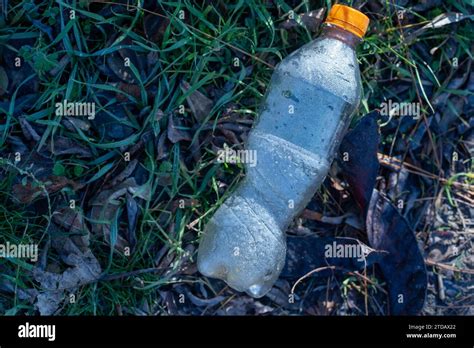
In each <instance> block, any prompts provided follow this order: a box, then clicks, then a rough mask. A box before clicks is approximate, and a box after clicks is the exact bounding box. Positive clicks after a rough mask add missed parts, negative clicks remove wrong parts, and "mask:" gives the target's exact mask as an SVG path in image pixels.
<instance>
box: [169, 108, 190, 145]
mask: <svg viewBox="0 0 474 348" xmlns="http://www.w3.org/2000/svg"><path fill="white" fill-rule="evenodd" d="M175 122H176V121H175V120H174V117H173V115H171V114H170V115H169V117H168V139H169V140H170V141H171V142H172V143H173V144H176V143H177V142H179V141H182V140H184V141H191V140H192V137H191V136H190V135H189V132H187V131H186V130H183V129H179V123H178V122H176V123H177V124H175Z"/></svg>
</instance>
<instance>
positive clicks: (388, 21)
mask: <svg viewBox="0 0 474 348" xmlns="http://www.w3.org/2000/svg"><path fill="white" fill-rule="evenodd" d="M137 3H138V4H139V6H138V10H137V7H135V6H133V7H132V9H134V10H132V11H129V12H124V13H116V14H115V15H112V14H110V15H108V16H103V15H100V14H98V10H99V9H102V8H104V7H107V6H111V4H112V3H111V2H110V3H109V2H104V1H99V2H97V3H92V2H89V1H52V0H50V1H37V2H36V8H35V7H34V6H33V5H31V4H30V2H29V1H9V2H8V6H7V9H6V10H7V15H8V16H7V21H5V20H4V21H3V22H1V23H0V47H1V46H3V47H2V49H4V50H5V49H6V48H7V47H10V48H11V49H12V50H14V51H18V52H17V54H18V55H19V56H20V57H22V59H24V61H25V62H27V63H28V64H29V65H31V66H32V67H33V69H34V71H35V72H36V75H37V78H38V83H39V91H38V92H39V93H38V94H37V98H35V100H34V102H33V103H32V104H31V105H30V107H29V108H27V109H26V111H25V112H24V116H25V119H26V120H27V121H28V122H30V123H31V124H33V125H35V127H38V126H40V127H43V128H42V129H43V132H42V133H41V136H40V139H39V140H38V141H37V142H36V144H35V149H36V150H41V149H46V148H48V146H50V145H51V144H52V142H53V141H54V138H55V137H56V136H63V137H66V138H69V139H73V140H74V141H75V142H77V143H78V144H81V145H83V146H85V147H86V148H87V149H89V150H90V151H91V153H92V155H93V157H91V158H80V157H78V156H74V155H73V156H56V158H54V161H55V166H54V170H55V173H56V174H60V175H62V176H65V177H67V178H69V179H71V180H75V181H83V182H87V184H88V185H89V186H88V187H89V189H90V191H92V192H95V191H97V190H100V189H101V188H102V187H103V185H104V184H105V183H106V180H111V179H113V178H114V177H115V176H116V175H117V174H118V173H120V172H121V171H122V170H123V168H125V166H126V165H127V164H128V163H127V162H125V160H124V153H125V152H126V151H128V150H130V148H131V147H132V146H133V145H134V144H136V143H137V142H138V141H139V139H140V138H141V137H142V136H143V135H144V134H145V133H146V132H148V131H151V132H152V133H153V134H154V136H156V137H157V138H159V137H160V135H161V134H163V132H166V129H167V120H166V117H163V118H161V119H157V117H156V115H157V112H158V110H161V111H163V113H164V114H165V115H167V114H169V113H175V112H176V111H177V110H178V109H179V108H180V105H185V106H186V111H185V114H184V120H185V121H186V122H185V124H184V125H183V128H182V129H184V130H188V131H193V132H194V133H193V141H195V142H198V140H199V136H200V134H202V132H203V130H202V126H199V125H198V124H197V123H196V122H195V120H194V118H193V115H192V113H191V111H190V110H189V107H188V105H187V102H186V98H187V97H188V96H189V95H191V94H192V93H193V92H194V91H195V90H199V91H201V92H202V93H204V94H205V95H207V94H208V93H209V92H210V91H212V90H214V91H219V90H222V89H224V88H226V92H225V93H223V94H222V95H221V96H219V97H216V98H215V100H214V107H213V108H212V110H211V112H210V113H209V114H208V115H207V116H206V121H207V122H210V124H213V125H214V126H216V122H217V120H219V118H221V117H223V115H224V110H225V107H226V106H228V105H234V110H233V112H234V113H235V114H238V115H239V116H240V117H241V118H243V119H252V118H253V117H255V116H256V113H257V110H258V106H259V104H260V103H261V101H262V99H263V97H264V95H265V91H266V88H267V86H268V83H269V81H270V78H271V75H272V70H273V69H272V67H274V66H275V65H276V64H277V63H278V62H279V61H280V60H281V59H283V58H284V57H286V56H287V55H288V54H289V53H291V52H292V51H294V50H295V49H297V48H298V47H300V46H302V45H303V44H304V43H306V42H309V41H310V40H311V39H312V38H314V37H315V36H316V34H315V33H311V32H310V31H308V30H307V29H306V28H304V27H302V26H300V27H298V28H296V29H295V30H290V31H288V30H284V29H279V24H280V23H282V22H283V21H285V20H286V19H287V18H288V14H289V12H290V11H294V12H295V13H302V12H307V11H309V10H315V9H318V8H320V7H323V6H327V5H328V4H330V2H329V1H326V2H325V1H311V2H308V1H283V0H276V1H274V2H270V1H258V0H252V1H235V2H233V3H232V4H228V5H224V2H207V1H203V2H202V3H201V2H199V3H193V2H191V1H164V2H161V3H160V4H158V5H156V8H155V9H154V10H153V11H147V10H143V9H141V8H140V4H141V2H137ZM348 3H349V4H350V3H351V2H348ZM379 4H380V6H381V8H382V10H381V11H380V12H377V13H368V14H369V16H370V17H371V20H372V21H371V27H370V28H371V29H370V31H369V33H368V35H367V37H366V38H365V40H364V42H363V43H362V44H361V45H360V46H359V47H358V57H359V59H360V69H361V74H362V79H363V89H364V95H363V98H362V102H361V107H360V110H359V112H358V115H356V117H355V118H354V123H355V122H356V120H357V119H358V118H359V117H360V116H362V115H363V114H365V113H367V112H369V111H371V110H373V109H374V108H377V107H379V105H380V103H381V102H382V101H383V98H384V97H385V98H392V99H393V100H396V101H410V102H411V101H415V102H420V103H421V105H422V110H423V117H422V121H421V122H424V120H425V119H426V117H427V115H428V114H429V113H431V108H432V106H431V102H432V100H431V101H430V99H432V98H433V95H439V94H441V93H445V92H448V86H447V85H446V83H444V80H443V78H441V77H446V76H447V75H448V74H449V72H450V71H452V69H453V68H452V57H450V55H451V53H450V52H448V46H447V45H446V41H447V40H448V39H449V40H454V41H455V42H456V50H455V52H454V56H455V57H457V58H458V61H459V64H461V63H462V62H465V61H466V60H468V59H472V53H471V51H470V47H471V45H472V39H473V38H472V35H473V34H472V33H473V31H472V22H470V21H469V20H467V21H463V22H461V23H459V24H458V26H457V29H456V31H455V32H453V31H452V30H450V29H449V28H450V27H449V26H447V27H444V28H440V29H436V30H433V29H428V30H426V31H424V32H423V33H421V34H420V35H419V36H418V37H417V38H416V41H413V42H407V41H406V40H405V37H404V36H403V35H400V26H401V27H408V26H413V27H414V28H420V27H422V26H423V25H424V24H426V23H428V21H429V20H431V19H433V18H434V17H435V16H437V15H439V14H441V13H444V12H448V11H454V12H461V13H464V14H468V13H470V12H472V6H470V5H469V4H468V2H467V1H466V2H462V1H460V2H458V1H445V2H443V5H441V7H438V8H433V9H431V10H428V11H424V12H422V13H412V12H411V10H410V9H408V10H407V11H408V12H410V13H412V15H413V19H412V20H411V21H410V23H402V24H401V25H400V24H399V23H397V20H396V15H395V11H396V10H397V9H399V10H403V9H404V8H403V7H399V8H397V7H396V6H395V5H390V2H388V1H387V2H383V1H381V2H379ZM223 7H225V8H226V9H227V10H226V13H224V11H223ZM71 9H75V10H76V13H75V15H76V19H74V20H68V19H67V16H68V15H69V14H70V12H69V11H70V10H71ZM115 9H118V7H116V8H115ZM183 14H184V18H182V16H183ZM145 16H155V20H156V21H158V20H161V21H163V20H169V25H167V26H165V29H164V30H163V32H161V33H160V34H159V40H153V39H149V38H147V37H146V35H145V34H144V33H143V31H144V30H143V19H144V17H145ZM32 20H36V21H41V22H42V23H43V24H47V25H49V26H54V25H59V26H60V27H61V28H62V30H61V31H60V32H59V34H58V35H57V36H55V37H54V39H53V41H51V40H50V39H49V38H48V35H47V33H46V32H45V31H44V30H42V29H41V28H40V27H38V26H37V25H34V24H33V23H32ZM105 26H107V29H104V27H105ZM92 33H93V35H92ZM23 38H30V39H31V40H33V41H32V42H33V44H31V45H29V46H28V47H27V46H24V47H22V48H21V49H19V50H17V49H16V48H15V47H13V46H11V42H12V40H15V39H23ZM417 43H423V44H425V45H426V46H427V47H428V48H433V47H437V46H439V49H438V50H437V51H436V53H435V54H434V55H432V58H433V61H432V62H430V64H429V65H428V64H426V62H425V60H424V58H423V57H422V56H421V55H420V50H419V49H418V48H415V47H414V45H415V44H417ZM124 49H127V50H128V52H130V53H131V54H132V57H134V55H138V56H144V57H146V55H148V54H152V53H155V54H157V55H158V59H157V60H156V62H155V63H154V64H153V65H152V66H149V67H148V68H147V70H148V74H147V75H146V76H144V74H143V71H142V70H141V68H140V66H135V65H134V64H133V62H132V64H131V66H130V69H129V72H130V76H131V78H133V79H134V80H135V81H137V82H136V86H137V87H136V91H135V93H131V92H130V91H127V90H125V89H123V88H120V87H119V86H117V85H115V84H112V83H111V82H110V81H108V80H107V79H106V78H104V75H103V74H102V73H100V69H99V65H102V64H105V65H109V67H110V65H111V61H110V59H111V58H110V57H116V58H117V57H120V55H119V52H120V51H121V50H124ZM62 60H64V61H65V62H66V63H65V64H61V63H60V62H61V61H62ZM236 62H238V64H234V63H236ZM53 68H57V71H56V74H55V75H51V74H50V73H49V72H50V70H51V69H53ZM249 69H251V72H249V71H250V70H249ZM33 77H34V76H31V79H33ZM383 79H390V80H393V79H397V80H400V81H403V80H406V81H408V84H407V85H408V87H407V88H408V89H409V91H410V92H409V98H410V100H406V99H405V100H401V99H400V100H399V99H398V98H399V97H398V93H397V91H396V90H395V89H394V86H395V85H394V84H393V83H392V84H385V83H383V82H378V81H379V80H383ZM183 80H185V81H187V82H189V83H190V85H191V86H192V87H191V89H190V90H189V91H188V93H184V92H183V91H182V89H181V88H180V83H181V82H182V81H183ZM422 80H423V81H428V82H429V84H430V85H431V86H432V88H433V92H432V93H431V98H430V97H428V96H427V93H426V91H425V90H424V88H425V87H424V85H423V84H421V81H422ZM24 83H25V84H28V83H29V81H27V80H25V81H24ZM226 86H230V87H226ZM150 91H153V92H152V93H150ZM104 92H114V93H115V97H114V98H111V99H105V100H104V99H100V98H98V97H97V96H98V95H100V93H104ZM151 94H153V95H151ZM0 98H3V97H0ZM62 99H67V100H75V101H92V100H93V101H95V102H96V107H97V109H98V110H108V108H109V107H110V105H114V104H118V103H121V102H123V101H127V102H128V103H130V104H129V105H130V108H129V113H128V114H126V117H125V119H120V120H118V122H121V124H123V125H128V126H129V127H130V129H132V134H130V135H129V136H126V137H124V138H123V139H121V140H110V139H108V140H107V139H103V138H101V137H100V135H99V134H98V132H88V131H85V130H83V129H81V128H80V127H79V126H76V127H75V129H68V128H67V127H65V126H64V124H62V123H61V119H60V117H59V116H56V115H55V114H54V110H55V109H54V104H55V103H56V102H57V101H58V100H62ZM0 100H2V99H0ZM17 100H18V98H17V97H16V93H13V96H12V97H11V98H8V99H7V100H4V99H3V100H2V101H7V102H8V103H6V104H2V105H7V107H5V106H2V107H0V155H1V154H3V155H11V148H10V147H8V146H7V139H8V136H11V135H20V134H21V128H20V125H19V121H18V118H17V117H15V116H14V110H15V108H16V107H17V106H18V105H17V104H16V103H17ZM2 108H3V109H2ZM96 112H97V111H96ZM111 116H112V117H114V114H113V113H111ZM193 127H194V128H193ZM415 131H416V128H415V129H412V130H409V133H410V134H402V133H400V132H398V133H395V134H392V136H391V138H387V137H385V138H384V139H383V142H382V145H381V152H384V153H386V154H389V155H390V154H391V149H393V144H395V143H396V142H397V141H402V140H401V139H407V137H410V135H412V134H413V133H414V132H415ZM215 134H218V133H217V131H216V133H215ZM430 141H432V146H433V149H435V151H434V153H435V155H434V156H429V157H427V158H425V162H424V165H423V167H424V169H426V170H429V171H431V172H438V171H440V170H441V166H442V164H441V159H440V158H439V153H438V151H437V150H436V149H437V147H438V146H439V144H438V143H437V141H438V140H437V139H435V136H434V135H433V136H432V137H431V140H430ZM189 144H190V143H189V142H178V143H176V144H171V146H170V147H169V155H168V157H167V158H165V159H162V160H159V161H157V160H156V158H157V155H158V154H157V149H156V147H155V146H154V144H153V143H152V142H145V143H144V145H143V151H142V153H141V155H140V156H139V157H138V159H139V164H138V166H141V167H142V170H143V171H144V172H146V173H147V174H148V179H147V184H148V185H149V188H150V191H151V199H150V200H149V201H147V202H145V203H144V204H143V205H142V207H141V208H140V210H141V215H140V218H139V221H138V226H137V229H136V240H137V244H136V247H135V250H134V252H133V253H132V254H131V256H130V257H129V256H125V255H123V253H119V252H114V253H111V247H110V244H109V243H108V242H107V241H106V240H104V238H103V237H102V236H100V235H91V249H92V251H93V253H94V255H95V256H96V257H97V259H98V260H99V261H100V263H101V265H102V268H103V270H106V274H104V277H105V279H104V280H100V281H97V282H94V283H92V284H88V285H84V286H82V287H80V288H79V289H78V290H77V292H76V293H75V295H76V302H75V303H74V304H66V305H65V306H64V307H63V308H62V310H61V312H60V313H61V314H64V315H85V314H94V315H101V314H104V315H115V314H120V313H123V314H132V313H133V314H137V313H139V311H138V310H137V308H143V306H144V303H145V302H146V303H148V306H149V307H150V308H153V309H152V310H151V313H166V312H167V309H166V308H165V305H164V302H163V300H162V298H161V297H160V293H159V291H170V290H173V289H174V288H173V286H174V284H178V283H181V284H182V283H185V284H188V283H189V284H191V283H202V284H203V286H204V287H205V288H206V289H207V291H208V293H209V296H212V294H213V293H215V292H217V291H219V289H215V288H214V284H211V283H209V282H208V280H206V279H204V278H201V277H200V276H199V274H198V273H194V274H191V275H182V274H179V266H180V265H179V263H180V260H183V259H186V258H185V257H184V256H185V255H186V252H190V254H191V261H195V253H194V251H195V248H196V246H197V241H198V238H199V231H202V229H203V226H204V225H205V223H206V221H207V220H208V218H209V217H210V216H211V215H212V213H213V211H214V210H215V209H216V206H217V205H218V204H219V203H220V202H222V201H223V199H224V198H225V197H226V195H228V194H229V193H230V192H231V191H232V189H233V188H234V187H235V185H236V183H237V182H238V181H239V179H240V178H241V177H242V175H243V168H242V166H224V165H221V164H218V163H216V162H215V161H214V159H215V153H213V150H212V147H211V146H210V145H209V144H207V145H206V146H204V147H202V148H201V153H202V154H201V156H200V157H199V159H197V160H195V159H189V153H190V150H191V147H190V146H189ZM405 155H407V154H405ZM24 170H26V171H27V169H24ZM24 174H25V173H24V172H20V171H19V170H18V169H15V168H12V167H11V166H10V167H9V170H8V174H7V175H6V177H5V178H4V179H3V180H2V181H0V233H1V237H2V239H5V240H9V241H15V242H25V241H29V242H33V241H34V242H36V243H40V247H41V248H42V247H44V246H45V244H46V241H47V239H48V234H47V231H45V227H46V226H48V224H49V223H50V221H51V219H52V216H51V212H49V211H48V210H44V211H42V212H41V213H38V212H37V211H35V209H32V208H31V207H30V208H28V207H27V206H25V205H21V204H13V203H12V202H13V201H14V197H13V196H12V186H13V185H14V183H15V178H17V177H18V176H24ZM0 178H1V177H0ZM162 180H169V183H168V184H167V185H165V186H163V185H161V184H160V183H161V182H162ZM451 188H452V185H451V181H450V182H449V184H448V186H447V189H446V192H449V189H451ZM437 190H438V191H439V190H440V188H438V189H437ZM90 191H89V193H88V195H91V192H90ZM431 194H434V193H433V192H431ZM88 197H89V198H90V197H91V196H88ZM317 197H318V198H320V199H321V200H322V201H325V202H327V203H328V204H327V205H326V207H325V209H327V211H326V212H325V213H328V214H329V215H341V214H343V210H342V208H341V207H339V206H338V205H337V204H334V202H335V200H334V199H332V198H331V197H330V193H329V192H328V191H327V190H326V189H325V188H322V189H321V190H320V192H319V193H318V195H317ZM70 199H81V198H80V197H78V196H77V194H76V193H75V192H74V191H73V190H72V189H70V188H69V189H68V188H65V189H63V190H62V192H61V193H60V194H58V193H56V194H53V195H52V196H51V197H50V200H51V204H52V205H53V210H54V208H55V207H58V206H59V205H61V204H64V203H65V202H69V200H70ZM180 199H192V200H195V201H196V202H197V204H195V205H194V206H186V207H185V208H178V209H174V210H173V209H172V204H173V202H174V203H175V204H176V202H179V200H180ZM120 200H121V203H120V206H121V210H122V211H123V210H124V209H125V201H124V199H123V197H122V198H120ZM331 202H332V204H331ZM78 205H79V208H78V209H79V211H82V212H84V211H85V210H88V209H89V207H88V206H82V205H81V204H79V203H78ZM119 213H120V211H119V212H118V213H117V215H116V216H117V219H115V220H114V221H112V229H114V228H113V227H114V224H115V229H120V228H126V226H127V221H126V219H119V216H120V214H119ZM87 219H89V220H90V218H87ZM90 222H91V221H89V223H90ZM190 224H192V228H190V227H189V225H190ZM163 248H167V249H168V251H167V252H166V253H165V255H164V257H166V255H171V258H172V262H171V263H170V264H169V265H166V269H164V270H160V271H149V272H145V273H142V274H140V273H139V274H133V272H136V271H137V270H147V269H150V268H153V267H156V266H157V265H156V261H157V260H156V257H157V255H158V253H159V251H160V250H162V249H163ZM58 260H59V259H58V256H57V255H55V254H54V253H50V254H49V256H48V260H47V262H48V263H58ZM186 262H188V263H190V261H186ZM28 268H29V266H27V265H25V264H24V263H18V262H13V261H11V260H0V272H2V273H4V277H6V278H7V279H8V280H9V282H10V283H12V284H14V286H15V287H17V288H21V289H27V288H31V287H33V286H34V284H33V281H32V278H31V275H30V273H29V272H28V271H29V270H28ZM129 272H132V274H133V275H129ZM107 277H109V278H107ZM114 277H115V278H117V279H112V280H111V279H110V278H114ZM0 313H2V314H35V313H36V310H35V309H34V307H33V305H32V304H31V303H30V302H28V301H26V300H21V299H19V298H18V296H14V295H11V294H7V293H4V292H0ZM147 314H150V313H147Z"/></svg>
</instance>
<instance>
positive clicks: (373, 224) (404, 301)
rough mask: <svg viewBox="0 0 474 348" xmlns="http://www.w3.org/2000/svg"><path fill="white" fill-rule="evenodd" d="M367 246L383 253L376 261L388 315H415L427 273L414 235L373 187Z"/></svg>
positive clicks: (423, 293) (423, 298)
mask: <svg viewBox="0 0 474 348" xmlns="http://www.w3.org/2000/svg"><path fill="white" fill-rule="evenodd" d="M366 225H367V234H368V237H369V242H370V245H371V246H372V247H373V248H376V249H378V250H384V251H386V252H387V253H388V254H386V255H385V256H384V257H383V258H382V259H381V260H380V262H379V265H380V268H381V270H382V273H383V276H384V278H385V280H386V281H387V286H388V290H389V303H390V314H392V315H415V314H417V313H418V312H419V311H420V310H421V309H422V308H423V304H424V301H425V296H426V289H427V286H428V285H427V274H426V268H425V262H424V259H423V256H422V254H421V252H420V250H419V248H418V242H417V240H416V237H415V234H414V233H413V231H412V229H411V228H410V226H409V224H408V222H407V221H406V220H405V218H404V217H403V216H402V215H400V213H399V212H398V210H397V209H396V208H395V207H394V206H393V205H392V204H391V203H390V202H389V200H388V199H387V198H386V197H385V196H384V194H382V193H381V192H379V191H377V190H374V191H373V194H372V198H371V200H370V205H369V209H368V213H367V221H366Z"/></svg>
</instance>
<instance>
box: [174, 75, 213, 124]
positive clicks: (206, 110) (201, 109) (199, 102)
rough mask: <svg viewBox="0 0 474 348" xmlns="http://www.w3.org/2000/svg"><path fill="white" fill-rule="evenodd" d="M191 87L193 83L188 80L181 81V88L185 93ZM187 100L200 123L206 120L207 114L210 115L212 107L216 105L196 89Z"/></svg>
mask: <svg viewBox="0 0 474 348" xmlns="http://www.w3.org/2000/svg"><path fill="white" fill-rule="evenodd" d="M190 89H191V85H190V84H189V83H188V82H186V81H182V82H181V90H182V91H183V93H184V94H187V93H188V91H189V90H190ZM186 101H187V102H188V105H189V107H190V108H191V112H192V113H193V115H194V117H195V118H196V120H197V121H198V122H200V123H202V122H204V120H205V119H206V118H207V116H209V114H210V113H211V110H212V107H213V106H214V103H213V101H212V100H211V99H209V98H208V97H206V96H205V95H204V94H202V93H201V92H199V91H198V90H195V91H194V92H192V93H191V94H189V95H188V96H187V97H186Z"/></svg>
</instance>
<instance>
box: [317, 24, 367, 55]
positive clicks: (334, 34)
mask: <svg viewBox="0 0 474 348" xmlns="http://www.w3.org/2000/svg"><path fill="white" fill-rule="evenodd" d="M320 37H326V38H331V39H336V40H339V41H342V42H344V43H345V44H347V45H348V46H350V47H351V48H352V49H354V50H355V48H356V47H357V45H358V44H359V42H361V41H362V39H361V38H360V37H358V36H357V35H355V34H352V33H351V32H349V31H347V30H344V29H342V28H340V27H338V26H336V25H332V24H327V23H326V24H324V25H323V29H322V32H321V35H320Z"/></svg>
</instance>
